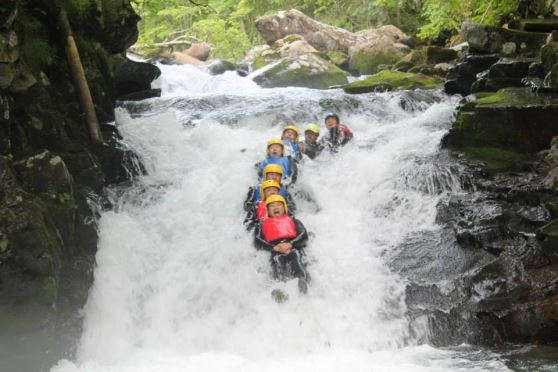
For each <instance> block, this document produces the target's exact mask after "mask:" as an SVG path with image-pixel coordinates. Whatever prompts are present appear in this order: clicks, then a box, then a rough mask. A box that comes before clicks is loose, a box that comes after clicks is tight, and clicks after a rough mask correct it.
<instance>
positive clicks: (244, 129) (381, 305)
mask: <svg viewBox="0 0 558 372" xmlns="http://www.w3.org/2000/svg"><path fill="white" fill-rule="evenodd" d="M162 67H163V75H162V77H161V78H160V79H159V81H158V82H157V84H158V86H159V87H161V88H162V89H163V96H162V98H158V99H150V100H147V101H144V102H140V103H126V104H125V105H124V106H123V107H122V108H120V109H119V110H118V111H117V120H116V122H117V126H118V128H119V130H120V132H121V134H122V135H123V137H124V140H125V142H126V143H127V144H128V145H129V146H131V147H132V148H133V149H134V150H135V151H136V152H137V153H138V154H140V156H141V157H142V159H143V161H144V162H145V165H146V168H147V171H148V174H147V175H145V176H142V177H141V178H139V179H137V180H136V182H135V184H134V185H133V186H131V187H129V188H128V189H126V190H124V191H123V192H119V193H115V195H118V197H117V199H115V200H114V203H115V205H117V208H115V209H114V210H112V211H107V212H104V213H103V214H102V217H101V220H100V225H99V226H100V227H99V228H100V242H99V250H98V253H97V268H96V270H95V282H94V285H93V287H92V289H91V293H90V296H89V300H88V303H87V305H86V307H85V309H84V331H83V335H82V337H81V340H80V341H79V347H78V355H77V358H76V360H75V361H68V360H62V361H60V362H59V363H58V365H57V366H55V367H54V368H53V371H55V372H70V371H82V372H84V371H95V372H97V371H134V372H140V371H142V372H143V371H280V370H281V371H283V370H292V371H339V370H341V369H343V370H349V371H444V372H445V371H465V370H466V371H490V370H493V371H502V370H507V369H506V367H505V365H504V364H503V363H502V362H501V361H500V360H499V359H498V358H497V356H495V355H492V354H491V353H489V352H486V351H483V353H484V354H483V357H482V358H478V357H471V353H474V352H469V351H468V349H467V347H464V348H463V350H459V349H437V348H434V347H432V346H429V345H428V344H427V342H426V341H427V340H428V337H429V335H428V328H427V326H426V322H425V320H424V319H422V318H420V317H419V318H416V319H412V318H410V317H409V316H408V311H407V306H406V301H405V289H406V285H407V279H406V278H405V277H404V276H401V275H400V274H398V273H396V272H393V271H391V270H390V269H389V268H388V265H387V264H386V256H389V252H390V251H392V250H394V249H396V248H397V247H398V246H400V245H401V244H408V243H409V239H410V237H413V239H416V238H417V237H419V238H420V237H421V236H423V235H427V234H435V233H437V232H438V231H439V229H440V228H439V226H438V225H437V223H436V212H437V209H436V206H437V205H438V203H440V202H441V201H443V200H444V198H446V197H447V195H448V192H449V191H452V190H456V189H458V188H459V182H458V181H457V180H456V179H455V178H454V177H452V175H451V172H449V171H448V170H447V169H446V168H444V167H441V166H438V164H436V161H435V160H436V159H437V155H438V153H439V143H440V139H441V138H442V136H443V135H444V134H445V133H446V132H447V130H448V128H449V126H450V122H451V117H452V114H453V111H454V108H455V105H456V101H455V99H452V98H450V97H447V96H445V95H444V94H443V93H441V92H439V91H432V92H423V93H416V94H414V95H411V94H409V93H382V94H365V95H359V96H349V95H346V94H344V93H343V92H342V91H340V90H329V91H319V90H312V89H304V88H276V89H261V88H258V87H257V86H256V85H255V84H254V83H253V82H252V81H251V80H249V79H247V78H241V77H239V76H237V75H236V74H235V73H234V72H227V73H225V74H224V75H220V76H210V75H209V74H208V73H207V72H206V71H204V70H202V69H198V68H195V67H192V66H162ZM409 102H410V103H412V104H410V103H409ZM329 111H335V112H338V113H339V114H340V116H341V119H342V122H344V123H346V124H347V125H348V126H349V127H350V128H351V129H352V130H353V132H354V133H355V140H354V141H353V142H352V143H350V144H349V145H347V146H346V147H344V148H343V149H342V150H341V151H340V152H339V153H337V154H329V153H324V154H323V155H322V156H320V157H318V158H317V159H316V160H315V161H311V160H309V159H306V160H305V161H304V163H303V164H302V165H300V176H299V181H298V182H297V185H296V187H297V190H299V192H300V193H304V194H308V195H310V196H311V200H310V201H308V200H304V199H302V198H299V199H298V200H297V203H298V213H297V218H298V219H300V220H301V221H302V222H303V223H304V224H305V226H306V228H307V229H308V231H310V232H311V233H312V236H311V238H310V241H309V243H308V247H307V248H306V253H307V257H308V261H309V266H308V272H309V274H310V276H311V282H310V286H309V292H308V294H307V295H301V294H299V293H298V291H297V289H296V283H289V282H287V283H277V282H274V281H273V280H271V279H270V265H269V253H266V252H260V251H256V250H255V249H254V247H253V244H252V237H251V235H250V234H249V233H247V232H246V231H245V229H244V226H243V225H242V220H243V218H244V213H243V209H242V204H243V201H244V198H245V195H246V192H247V190H248V188H249V187H250V186H253V185H255V184H256V182H257V179H256V173H255V170H254V163H256V162H257V161H259V160H261V159H262V158H263V157H264V156H265V143H266V141H267V140H268V139H270V138H274V137H277V136H278V135H279V134H280V131H281V128H282V126H283V125H284V124H285V123H287V122H294V123H296V124H299V125H303V124H304V123H309V122H317V123H318V124H320V126H321V129H322V131H324V129H325V128H324V127H323V123H322V122H323V116H324V115H325V113H327V112H329ZM432 248H433V249H434V248H435V247H432ZM276 287H281V288H282V289H284V290H285V291H286V292H287V293H288V294H289V297H290V298H289V300H288V301H287V302H285V303H282V304H277V303H276V302H275V301H274V300H273V299H272V297H271V296H270V291H271V290H272V289H274V288H276Z"/></svg>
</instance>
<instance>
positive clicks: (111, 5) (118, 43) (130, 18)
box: [101, 0, 140, 53]
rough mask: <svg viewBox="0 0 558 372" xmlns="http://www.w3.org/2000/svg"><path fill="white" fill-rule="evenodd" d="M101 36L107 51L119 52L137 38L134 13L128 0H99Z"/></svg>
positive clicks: (137, 19)
mask: <svg viewBox="0 0 558 372" xmlns="http://www.w3.org/2000/svg"><path fill="white" fill-rule="evenodd" d="M101 3H102V25H103V26H104V27H103V30H102V31H103V34H104V35H103V37H102V38H101V42H102V43H103V46H104V47H105V48H106V49H107V50H108V51H109V53H121V52H122V51H123V50H126V49H128V48H129V47H131V46H132V45H134V43H135V42H136V41H137V39H138V27H137V24H138V22H139V20H140V16H139V15H137V14H136V12H135V11H134V9H133V8H132V5H131V4H130V1H129V0H101Z"/></svg>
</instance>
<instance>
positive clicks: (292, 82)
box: [253, 54, 347, 89]
mask: <svg viewBox="0 0 558 372" xmlns="http://www.w3.org/2000/svg"><path fill="white" fill-rule="evenodd" d="M253 79H254V81H255V82H256V83H258V84H259V85H261V86H263V87H266V88H271V87H287V86H296V87H307V88H315V89H327V88H328V87H330V86H334V85H341V84H345V83H346V82H347V75H346V73H345V72H344V71H342V70H341V69H340V68H339V67H337V66H335V65H334V64H332V63H331V62H329V61H326V60H325V59H323V58H321V57H319V56H317V55H315V54H304V55H301V56H297V57H286V58H281V59H280V60H278V61H277V62H275V63H274V64H272V65H269V66H266V67H265V68H263V69H261V70H259V71H256V72H255V76H254V78H253Z"/></svg>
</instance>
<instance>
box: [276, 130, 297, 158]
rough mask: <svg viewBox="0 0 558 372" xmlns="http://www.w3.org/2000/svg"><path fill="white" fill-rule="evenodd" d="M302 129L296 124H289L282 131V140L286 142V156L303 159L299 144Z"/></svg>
mask: <svg viewBox="0 0 558 372" xmlns="http://www.w3.org/2000/svg"><path fill="white" fill-rule="evenodd" d="M299 136H300V130H299V129H298V128H297V127H296V126H294V125H287V126H286V127H285V128H283V133H281V140H282V141H283V143H284V144H285V156H292V157H293V158H294V159H295V160H296V161H300V160H302V154H301V153H300V148H299V145H298V142H299V141H298V137H299Z"/></svg>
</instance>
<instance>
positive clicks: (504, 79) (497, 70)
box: [477, 58, 534, 92]
mask: <svg viewBox="0 0 558 372" xmlns="http://www.w3.org/2000/svg"><path fill="white" fill-rule="evenodd" d="M533 62H534V60H533V59H512V58H502V59H500V60H498V62H496V63H495V64H493V65H492V66H491V67H490V69H489V70H488V74H487V75H486V81H485V83H484V89H478V90H477V91H493V92H495V91H498V90H500V89H503V88H507V87H521V86H523V82H522V79H523V78H525V77H527V75H528V74H529V66H530V65H531V63H533Z"/></svg>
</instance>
